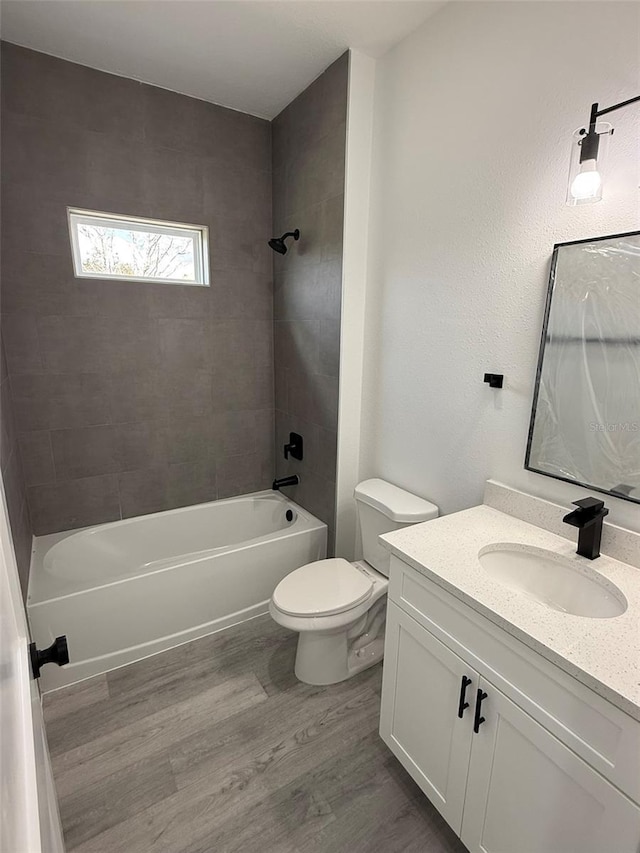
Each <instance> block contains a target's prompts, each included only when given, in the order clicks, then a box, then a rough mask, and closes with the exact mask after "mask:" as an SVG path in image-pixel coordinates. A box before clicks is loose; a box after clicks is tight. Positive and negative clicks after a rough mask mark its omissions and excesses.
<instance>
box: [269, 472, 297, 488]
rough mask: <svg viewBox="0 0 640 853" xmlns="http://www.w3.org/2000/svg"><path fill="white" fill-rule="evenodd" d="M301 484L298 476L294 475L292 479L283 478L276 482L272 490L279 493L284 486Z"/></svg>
mask: <svg viewBox="0 0 640 853" xmlns="http://www.w3.org/2000/svg"><path fill="white" fill-rule="evenodd" d="M299 482H300V477H298V475H297V474H292V475H291V476H290V477H281V478H280V479H279V480H277V479H276V480H274V481H273V485H272V486H271V488H272V489H273V491H274V492H277V491H278V490H279V489H281V488H282V487H283V486H297V485H298V483H299Z"/></svg>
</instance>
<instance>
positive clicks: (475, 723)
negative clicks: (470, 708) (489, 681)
mask: <svg viewBox="0 0 640 853" xmlns="http://www.w3.org/2000/svg"><path fill="white" fill-rule="evenodd" d="M486 698H487V694H486V693H485V692H484V691H483V690H480V688H479V687H478V692H477V693H476V713H475V716H474V718H473V731H474V732H475V733H476V734H478V730H479V728H480V726H481V725H482V724H483V723H484V717H481V716H480V709H481V707H482V700H483V699H486Z"/></svg>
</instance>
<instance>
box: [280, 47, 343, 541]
mask: <svg viewBox="0 0 640 853" xmlns="http://www.w3.org/2000/svg"><path fill="white" fill-rule="evenodd" d="M347 81H348V54H344V55H343V56H342V57H340V59H338V60H337V61H336V62H334V64H333V65H332V66H331V67H330V68H328V69H327V70H326V71H325V72H324V74H322V75H321V76H320V77H319V78H318V79H317V80H315V81H314V83H312V84H311V86H309V88H308V89H306V90H305V91H304V92H303V93H302V94H301V95H299V96H298V97H297V98H296V100H295V101H293V103H291V104H290V105H289V106H288V107H287V108H286V109H285V110H284V111H283V112H282V113H280V115H279V116H278V117H277V118H276V119H274V122H273V137H272V144H273V220H274V233H277V234H281V233H283V232H284V231H292V230H293V229H294V228H299V229H300V239H299V241H298V242H295V243H294V242H293V241H289V243H288V246H289V251H288V252H287V254H286V255H285V256H275V257H274V271H275V275H274V348H275V355H274V371H275V405H276V441H275V452H276V473H277V476H279V477H281V476H286V475H288V474H294V473H295V474H299V475H300V484H299V485H298V486H294V487H289V488H287V489H285V490H284V491H285V492H286V493H287V494H288V495H290V496H291V497H292V498H293V500H295V501H297V502H298V503H300V504H301V505H302V506H304V507H305V508H306V509H308V510H309V511H310V512H312V513H314V515H317V516H318V517H319V518H321V519H322V520H323V521H324V522H326V523H327V524H328V525H329V543H330V551H331V550H332V542H333V527H334V520H335V476H336V475H335V471H336V455H337V426H338V372H339V363H340V311H341V300H342V228H343V209H344V196H343V193H344V158H345V143H346V125H345V120H346V110H347ZM289 432H298V433H300V434H301V435H302V436H303V438H304V441H305V453H304V459H303V460H302V462H299V461H296V460H288V461H287V460H285V459H284V458H283V452H282V448H283V446H284V444H285V443H286V442H287V441H288V438H289Z"/></svg>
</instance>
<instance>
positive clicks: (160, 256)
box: [69, 208, 209, 285]
mask: <svg viewBox="0 0 640 853" xmlns="http://www.w3.org/2000/svg"><path fill="white" fill-rule="evenodd" d="M69 231H70V234H71V251H72V254H73V266H74V271H75V274H76V276H78V277H79V278H118V279H128V280H129V281H157V282H165V283H167V284H196V285H208V284H209V258H208V231H209V229H208V228H206V227H205V226H203V225H182V224H180V223H177V222H162V221H160V220H155V219H138V218H136V217H134V216H118V215H115V214H110V213H96V212H95V211H93V210H76V209H73V208H69Z"/></svg>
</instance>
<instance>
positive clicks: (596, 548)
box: [562, 498, 609, 560]
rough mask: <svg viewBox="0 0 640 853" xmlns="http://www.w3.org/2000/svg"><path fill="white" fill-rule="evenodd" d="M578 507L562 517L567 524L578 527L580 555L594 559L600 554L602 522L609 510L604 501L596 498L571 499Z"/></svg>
mask: <svg viewBox="0 0 640 853" xmlns="http://www.w3.org/2000/svg"><path fill="white" fill-rule="evenodd" d="M573 505H574V506H577V507H578V509H574V510H573V512H570V513H568V514H567V515H565V517H564V518H563V519H562V520H563V521H565V522H566V523H567V524H571V525H572V526H573V527H577V528H578V551H577V553H578V554H580V556H581V557H586V558H587V559H588V560H595V559H596V557H599V556H600V540H601V538H602V522H603V521H604V517H605V515H608V514H609V510H608V509H607V508H606V506H605V505H604V501H600V500H598V498H582V500H579V501H573Z"/></svg>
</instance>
